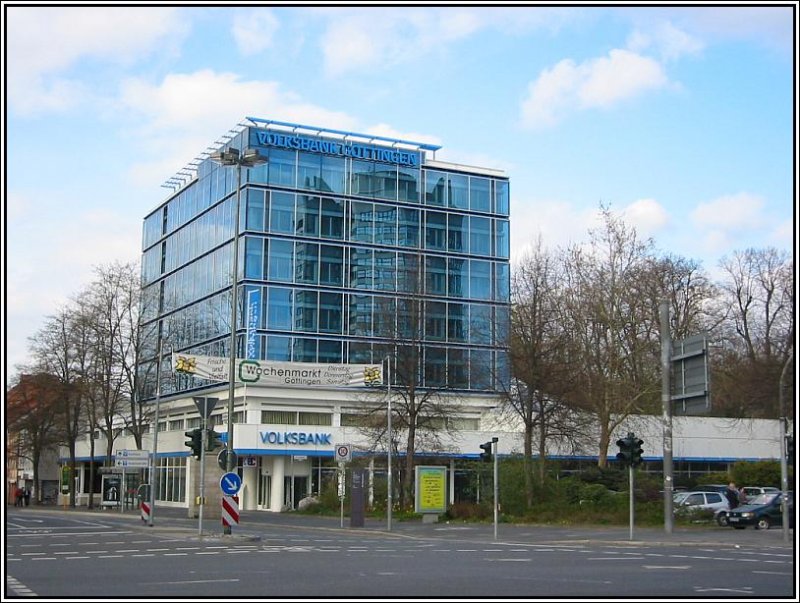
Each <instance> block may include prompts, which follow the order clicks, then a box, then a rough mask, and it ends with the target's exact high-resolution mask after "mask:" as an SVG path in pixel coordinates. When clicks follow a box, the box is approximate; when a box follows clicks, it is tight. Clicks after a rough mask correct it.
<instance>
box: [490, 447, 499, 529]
mask: <svg viewBox="0 0 800 603" xmlns="http://www.w3.org/2000/svg"><path fill="white" fill-rule="evenodd" d="M492 454H493V456H494V493H493V496H492V502H493V503H494V539H495V540H497V501H498V498H499V497H498V487H497V438H492Z"/></svg>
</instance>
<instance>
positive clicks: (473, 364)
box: [469, 350, 492, 390]
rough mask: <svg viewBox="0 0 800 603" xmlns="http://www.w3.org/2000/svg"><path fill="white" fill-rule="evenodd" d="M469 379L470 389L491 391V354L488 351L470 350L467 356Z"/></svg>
mask: <svg viewBox="0 0 800 603" xmlns="http://www.w3.org/2000/svg"><path fill="white" fill-rule="evenodd" d="M469 379H470V387H471V388H472V389H483V390H486V389H491V387H492V353H491V352H490V351H489V350H471V351H470V354H469Z"/></svg>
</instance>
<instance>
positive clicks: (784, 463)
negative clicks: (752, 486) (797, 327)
mask: <svg viewBox="0 0 800 603" xmlns="http://www.w3.org/2000/svg"><path fill="white" fill-rule="evenodd" d="M793 359H794V350H792V351H791V352H789V357H788V358H787V359H786V363H785V364H784V365H783V370H782V371H781V380H780V384H779V386H778V406H779V407H780V413H781V418H780V421H779V422H780V428H779V429H780V438H781V490H783V492H782V495H781V497H782V499H783V504H782V505H781V510H782V520H783V521H782V522H781V524H782V530H783V541H784V542H789V505H788V504H786V503H787V502H788V501H789V467H788V463H789V459H787V458H786V453H787V449H786V436H787V435H788V431H789V430H788V421H789V419H788V417H787V416H786V415H787V412H786V397H785V394H784V390H785V388H786V382H785V379H786V371H787V370H788V368H789V364H790V363H791V362H792V360H793ZM792 431H794V430H792Z"/></svg>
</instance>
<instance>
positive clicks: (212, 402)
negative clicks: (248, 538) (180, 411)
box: [192, 397, 219, 419]
mask: <svg viewBox="0 0 800 603" xmlns="http://www.w3.org/2000/svg"><path fill="white" fill-rule="evenodd" d="M192 399H193V400H194V405H195V406H196V407H197V412H199V413H200V416H201V417H203V418H204V419H208V417H210V416H211V411H212V410H214V407H215V406H216V405H217V402H219V398H205V397H195V398H192Z"/></svg>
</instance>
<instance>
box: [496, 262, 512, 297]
mask: <svg viewBox="0 0 800 603" xmlns="http://www.w3.org/2000/svg"><path fill="white" fill-rule="evenodd" d="M494 270H495V292H494V298H495V299H496V300H498V301H506V302H507V301H508V300H509V296H510V287H511V280H510V277H509V267H508V264H501V263H499V262H498V263H496V264H495V265H494Z"/></svg>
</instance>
